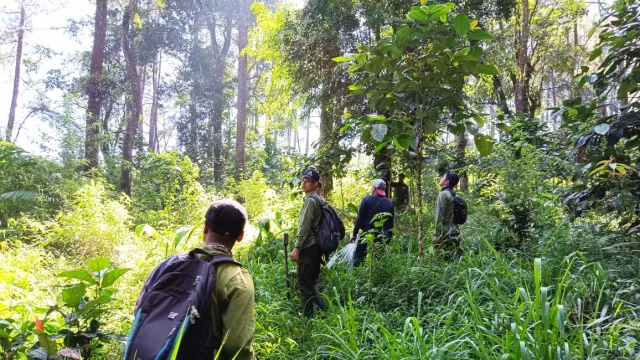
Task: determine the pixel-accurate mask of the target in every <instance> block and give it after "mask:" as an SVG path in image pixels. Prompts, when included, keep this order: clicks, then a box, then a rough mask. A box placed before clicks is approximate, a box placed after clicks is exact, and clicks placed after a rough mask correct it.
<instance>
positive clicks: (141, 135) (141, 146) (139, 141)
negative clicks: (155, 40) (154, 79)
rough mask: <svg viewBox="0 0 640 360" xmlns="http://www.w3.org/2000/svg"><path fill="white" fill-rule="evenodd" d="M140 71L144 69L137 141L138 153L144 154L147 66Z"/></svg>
mask: <svg viewBox="0 0 640 360" xmlns="http://www.w3.org/2000/svg"><path fill="white" fill-rule="evenodd" d="M139 71H142V76H141V77H140V97H139V98H138V111H139V112H140V113H139V120H138V129H137V130H136V134H137V135H136V141H137V145H138V154H144V121H143V117H144V104H143V99H144V89H145V86H146V85H147V68H146V67H145V66H143V67H141V68H139Z"/></svg>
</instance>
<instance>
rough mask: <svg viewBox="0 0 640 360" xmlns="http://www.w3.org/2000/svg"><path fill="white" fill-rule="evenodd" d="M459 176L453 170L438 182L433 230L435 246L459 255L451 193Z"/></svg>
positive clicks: (457, 230)
mask: <svg viewBox="0 0 640 360" xmlns="http://www.w3.org/2000/svg"><path fill="white" fill-rule="evenodd" d="M459 180H460V177H459V176H458V174H456V173H453V172H447V173H446V174H445V175H444V176H443V177H442V179H440V183H439V184H438V185H439V186H440V188H441V191H440V194H439V195H438V199H437V200H436V218H435V230H434V232H433V243H434V245H435V246H436V247H438V248H440V249H442V250H444V251H446V252H448V253H453V255H454V256H456V257H458V256H460V253H461V249H460V239H459V237H460V227H459V226H458V224H456V223H455V221H454V218H453V195H452V194H451V191H449V190H452V191H453V188H455V187H456V185H458V181H459Z"/></svg>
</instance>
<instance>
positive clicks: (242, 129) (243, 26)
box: [236, 0, 249, 180]
mask: <svg viewBox="0 0 640 360" xmlns="http://www.w3.org/2000/svg"><path fill="white" fill-rule="evenodd" d="M238 10H239V15H238V52H239V53H240V55H239V58H238V102H237V116H238V117H237V123H236V125H237V127H236V129H237V131H236V180H239V179H240V175H241V174H242V173H243V172H244V147H245V136H246V134H245V133H246V130H247V129H246V127H247V90H248V88H247V56H246V55H242V51H243V50H244V48H245V47H246V46H247V32H248V19H247V18H248V16H249V2H248V0H240V1H239V9H238Z"/></svg>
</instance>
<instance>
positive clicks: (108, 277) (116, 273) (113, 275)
mask: <svg viewBox="0 0 640 360" xmlns="http://www.w3.org/2000/svg"><path fill="white" fill-rule="evenodd" d="M130 270H131V269H113V270H111V271H109V272H108V273H106V274H104V276H103V277H102V287H103V288H108V287H110V286H111V285H113V283H115V282H116V280H118V279H119V278H120V277H121V276H122V275H124V274H126V273H127V272H129V271H130Z"/></svg>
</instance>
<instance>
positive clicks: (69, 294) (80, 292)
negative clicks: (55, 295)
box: [62, 283, 87, 309]
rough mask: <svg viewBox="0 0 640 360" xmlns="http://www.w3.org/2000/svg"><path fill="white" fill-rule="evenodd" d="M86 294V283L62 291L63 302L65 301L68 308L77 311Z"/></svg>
mask: <svg viewBox="0 0 640 360" xmlns="http://www.w3.org/2000/svg"><path fill="white" fill-rule="evenodd" d="M86 292H87V287H86V285H85V284H84V283H79V284H76V285H74V286H70V287H68V288H65V289H63V290H62V301H64V303H65V304H66V305H67V306H69V307H71V308H74V309H77V308H78V306H80V302H81V301H82V298H84V295H85V294H86Z"/></svg>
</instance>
